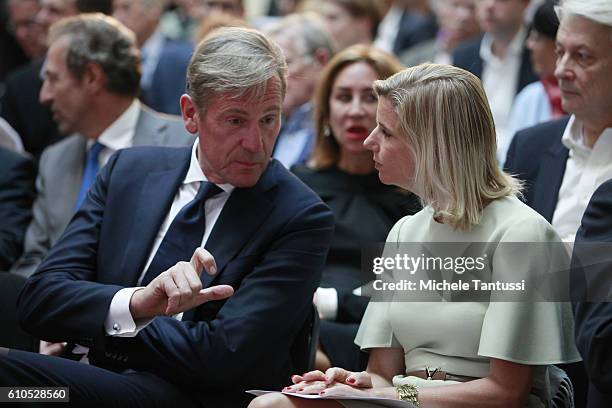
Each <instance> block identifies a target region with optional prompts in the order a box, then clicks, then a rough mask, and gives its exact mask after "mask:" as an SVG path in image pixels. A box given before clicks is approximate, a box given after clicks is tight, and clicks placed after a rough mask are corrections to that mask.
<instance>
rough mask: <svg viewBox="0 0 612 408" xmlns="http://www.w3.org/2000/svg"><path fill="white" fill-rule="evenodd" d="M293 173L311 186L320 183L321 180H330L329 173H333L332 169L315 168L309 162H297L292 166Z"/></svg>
mask: <svg viewBox="0 0 612 408" xmlns="http://www.w3.org/2000/svg"><path fill="white" fill-rule="evenodd" d="M291 173H293V174H294V175H295V176H296V177H297V178H299V179H300V180H302V181H303V182H304V183H306V184H307V185H309V186H311V187H312V186H314V185H316V184H319V182H321V181H325V180H326V179H327V181H328V182H329V181H331V180H329V175H330V174H331V173H332V171H331V169H315V168H312V167H310V166H308V165H307V164H296V165H293V166H291Z"/></svg>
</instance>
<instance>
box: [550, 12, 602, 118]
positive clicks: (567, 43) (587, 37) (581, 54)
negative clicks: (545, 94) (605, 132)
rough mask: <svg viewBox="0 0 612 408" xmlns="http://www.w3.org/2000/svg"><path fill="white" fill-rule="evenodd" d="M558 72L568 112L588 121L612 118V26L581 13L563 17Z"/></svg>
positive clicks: (560, 30)
mask: <svg viewBox="0 0 612 408" xmlns="http://www.w3.org/2000/svg"><path fill="white" fill-rule="evenodd" d="M555 76H556V77H557V79H558V80H559V87H560V88H561V103H562V105H563V109H564V110H565V111H566V112H570V113H574V114H575V115H576V116H577V117H578V118H579V119H581V120H583V121H585V122H587V121H589V120H593V119H595V120H601V119H602V118H608V119H610V117H611V116H612V114H611V113H610V107H612V28H610V27H607V26H604V25H602V24H598V23H596V22H594V21H591V20H589V19H586V18H584V17H580V16H575V15H567V16H565V17H563V19H562V21H561V24H560V26H559V31H558V32H557V68H556V69H555ZM608 125H612V123H608Z"/></svg>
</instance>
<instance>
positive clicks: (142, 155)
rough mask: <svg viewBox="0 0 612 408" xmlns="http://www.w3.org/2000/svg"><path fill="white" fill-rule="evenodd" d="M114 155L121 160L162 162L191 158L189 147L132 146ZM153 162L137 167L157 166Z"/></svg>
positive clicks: (157, 164)
mask: <svg viewBox="0 0 612 408" xmlns="http://www.w3.org/2000/svg"><path fill="white" fill-rule="evenodd" d="M114 155H117V156H118V155H121V160H128V161H140V160H154V159H157V160H162V161H174V160H185V159H187V160H188V159H189V157H190V156H191V146H133V147H128V148H126V149H120V150H118V151H117V152H115V153H114ZM159 165H160V164H159V163H155V162H147V163H145V162H143V163H142V164H139V166H159Z"/></svg>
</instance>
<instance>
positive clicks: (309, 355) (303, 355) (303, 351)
mask: <svg viewBox="0 0 612 408" xmlns="http://www.w3.org/2000/svg"><path fill="white" fill-rule="evenodd" d="M319 324H320V322H319V312H318V311H317V308H316V306H315V305H314V304H313V305H312V308H311V311H310V314H309V316H308V317H307V319H306V321H305V322H304V325H303V326H302V328H301V329H300V331H299V332H298V334H297V335H296V336H295V340H294V341H293V344H292V345H291V364H292V372H293V373H300V374H301V373H305V372H308V371H311V370H313V368H314V364H315V358H316V355H317V345H318V344H319Z"/></svg>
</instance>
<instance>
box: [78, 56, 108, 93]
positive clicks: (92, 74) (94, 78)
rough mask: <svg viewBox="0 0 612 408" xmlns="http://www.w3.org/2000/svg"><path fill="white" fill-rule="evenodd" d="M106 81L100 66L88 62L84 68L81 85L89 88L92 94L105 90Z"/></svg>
mask: <svg viewBox="0 0 612 408" xmlns="http://www.w3.org/2000/svg"><path fill="white" fill-rule="evenodd" d="M106 80H107V78H106V73H105V72H104V69H103V68H102V66H100V64H96V63H94V62H90V63H88V64H87V65H86V66H85V72H84V73H83V77H82V84H83V85H84V86H86V87H87V88H89V89H90V90H91V91H92V92H93V93H97V92H99V91H101V90H103V89H106Z"/></svg>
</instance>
